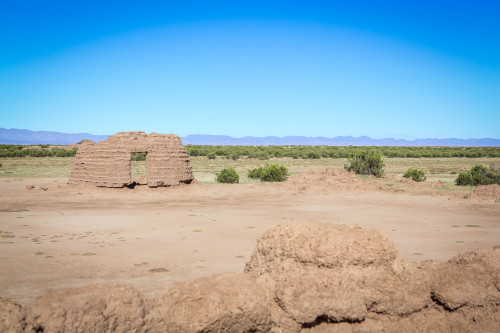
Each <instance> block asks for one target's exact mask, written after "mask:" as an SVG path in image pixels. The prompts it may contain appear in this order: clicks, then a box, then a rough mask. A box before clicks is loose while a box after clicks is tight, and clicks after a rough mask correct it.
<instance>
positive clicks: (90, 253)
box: [82, 252, 96, 257]
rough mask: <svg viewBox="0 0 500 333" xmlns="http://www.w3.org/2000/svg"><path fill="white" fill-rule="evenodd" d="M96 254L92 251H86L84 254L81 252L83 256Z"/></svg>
mask: <svg viewBox="0 0 500 333" xmlns="http://www.w3.org/2000/svg"><path fill="white" fill-rule="evenodd" d="M95 255H96V254H95V253H92V252H86V253H84V254H82V256H85V257H90V256H95Z"/></svg>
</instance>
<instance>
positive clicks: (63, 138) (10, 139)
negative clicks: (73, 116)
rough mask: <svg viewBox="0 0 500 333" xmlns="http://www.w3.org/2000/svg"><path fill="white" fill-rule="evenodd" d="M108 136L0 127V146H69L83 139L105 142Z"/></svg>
mask: <svg viewBox="0 0 500 333" xmlns="http://www.w3.org/2000/svg"><path fill="white" fill-rule="evenodd" d="M107 138H108V135H92V134H88V133H72V134H68V133H59V132H47V131H30V130H25V129H15V128H11V129H6V128H1V127H0V144H11V145H38V144H51V145H69V144H72V143H77V142H78V141H80V140H83V139H90V140H92V141H95V142H97V141H102V140H106V139H107Z"/></svg>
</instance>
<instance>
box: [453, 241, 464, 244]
mask: <svg viewBox="0 0 500 333" xmlns="http://www.w3.org/2000/svg"><path fill="white" fill-rule="evenodd" d="M455 243H458V244H463V243H464V241H456V242H455Z"/></svg>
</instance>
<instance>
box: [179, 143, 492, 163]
mask: <svg viewBox="0 0 500 333" xmlns="http://www.w3.org/2000/svg"><path fill="white" fill-rule="evenodd" d="M367 148H369V149H370V150H373V151H374V152H377V153H378V154H380V155H381V156H383V157H387V158H395V157H400V158H407V157H408V158H421V157H469V158H478V157H500V147H388V146H373V147H360V146H204V145H187V146H186V149H187V151H188V154H189V155H190V156H206V157H208V158H209V159H215V158H226V159H233V160H237V159H238V158H242V157H246V158H256V159H260V160H268V159H270V158H273V157H278V158H280V157H290V158H294V159H319V158H347V157H349V156H351V155H355V154H358V153H360V152H362V151H366V149H367Z"/></svg>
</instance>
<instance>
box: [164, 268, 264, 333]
mask: <svg viewBox="0 0 500 333" xmlns="http://www.w3.org/2000/svg"><path fill="white" fill-rule="evenodd" d="M267 304H269V301H268V300H267V298H266V293H265V292H264V289H263V286H261V285H260V284H258V283H256V281H255V280H253V279H252V278H250V277H249V276H248V275H245V274H236V273H222V274H217V275H214V276H211V277H207V278H201V279H196V280H191V281H186V282H181V283H178V284H176V285H174V286H173V287H172V288H171V289H169V290H168V291H167V292H165V293H164V294H163V295H161V296H160V297H158V298H157V299H156V306H157V309H158V311H159V312H160V313H161V315H162V317H163V319H164V321H165V323H166V324H167V326H168V332H178V333H184V332H186V333H190V332H268V331H269V330H270V329H271V327H272V322H271V314H270V312H269V307H268V306H266V305H267Z"/></svg>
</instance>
